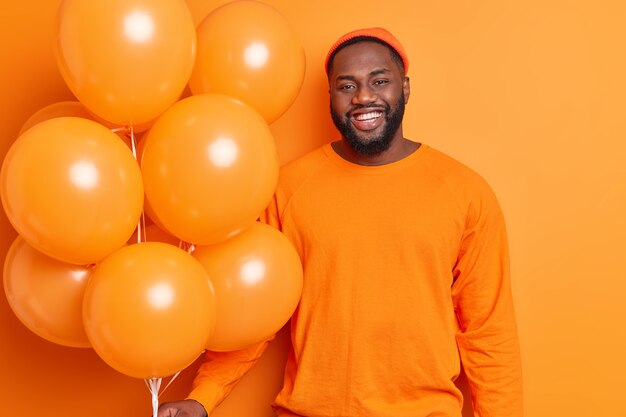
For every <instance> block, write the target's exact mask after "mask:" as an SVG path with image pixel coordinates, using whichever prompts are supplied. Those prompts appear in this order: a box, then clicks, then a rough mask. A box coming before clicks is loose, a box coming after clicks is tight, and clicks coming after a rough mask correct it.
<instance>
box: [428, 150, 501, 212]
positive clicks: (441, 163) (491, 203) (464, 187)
mask: <svg viewBox="0 0 626 417" xmlns="http://www.w3.org/2000/svg"><path fill="white" fill-rule="evenodd" d="M426 159H427V161H428V162H427V164H428V169H429V174H430V175H432V177H433V178H436V180H437V181H438V182H440V183H441V184H442V185H443V186H444V187H445V188H446V189H447V190H448V192H449V193H450V194H451V195H452V196H453V198H454V199H455V200H456V202H457V204H459V205H460V206H461V207H462V209H463V210H469V212H474V213H475V212H476V211H485V210H486V211H488V212H490V211H494V212H499V211H500V205H499V202H498V200H497V197H496V195H495V193H494V191H493V189H492V188H491V186H490V185H489V183H488V182H487V181H486V180H485V178H483V176H482V175H480V174H479V173H478V172H477V171H475V170H474V169H473V168H470V167H468V166H467V165H465V164H464V163H462V162H460V161H459V160H457V159H455V158H453V157H452V156H449V155H447V154H445V153H443V152H441V151H438V150H436V149H434V148H429V149H428V158H426Z"/></svg>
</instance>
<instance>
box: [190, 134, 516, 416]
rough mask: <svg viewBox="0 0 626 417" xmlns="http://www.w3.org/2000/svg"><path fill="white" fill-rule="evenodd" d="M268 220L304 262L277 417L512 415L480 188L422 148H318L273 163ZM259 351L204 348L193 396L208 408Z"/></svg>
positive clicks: (510, 357)
mask: <svg viewBox="0 0 626 417" xmlns="http://www.w3.org/2000/svg"><path fill="white" fill-rule="evenodd" d="M265 220H266V221H267V222H268V223H270V224H273V225H275V226H276V227H278V228H280V229H281V230H282V231H283V233H284V234H285V235H286V236H287V237H288V238H289V239H290V240H291V242H292V243H293V244H294V246H295V247H296V249H297V251H298V252H299V254H300V257H301V258H302V262H303V266H304V271H305V275H304V288H303V292H302V298H301V301H300V305H299V306H298V309H297V310H296V312H295V314H294V316H293V317H292V321H291V331H292V344H293V348H292V350H291V352H290V355H289V358H288V361H287V367H286V370H285V382H284V387H283V389H282V391H281V392H280V393H279V395H278V397H277V398H276V405H275V406H276V409H277V411H278V414H279V415H280V416H283V415H284V416H307V417H318V416H319V417H321V416H333V417H374V416H375V417H405V416H406V417H420V416H423V417H426V416H432V417H434V416H442V417H443V416H446V417H460V416H461V408H462V395H461V393H460V392H459V390H458V389H457V387H456V386H455V384H454V381H455V379H456V378H457V376H458V375H459V372H460V365H461V361H462V363H463V366H464V369H465V372H466V374H467V377H468V381H469V384H470V388H471V391H472V398H473V404H474V411H475V415H476V417H496V416H497V417H520V416H521V415H522V411H521V409H522V405H521V367H520V358H519V348H518V341H517V332H516V326H515V317H514V311H513V305H512V297H511V291H510V282H509V266H508V253H507V241H506V232H505V226H504V220H503V217H502V214H501V211H500V208H499V206H498V203H497V201H496V199H495V197H494V195H493V193H492V192H491V190H490V188H489V187H488V185H487V184H486V183H485V182H484V181H483V180H482V179H481V178H480V177H479V176H478V175H477V174H475V173H474V172H473V171H471V170H469V169H468V168H466V167H465V166H463V165H462V164H460V163H458V162H456V161H455V160H453V159H452V158H450V157H447V156H445V155H444V154H442V153H440V152H438V151H436V150H434V149H432V148H430V147H428V146H426V145H422V146H421V147H420V148H419V149H418V150H417V151H416V152H415V153H413V154H412V155H410V156H409V157H407V158H405V159H403V160H401V161H398V162H396V163H393V164H389V165H384V166H375V167H366V166H359V165H355V164H351V163H349V162H347V161H345V160H343V159H342V158H340V157H339V156H338V155H336V154H335V152H334V151H333V150H332V148H331V147H330V145H329V144H327V145H325V146H323V147H322V148H320V149H318V150H317V151H314V152H312V153H311V154H309V155H307V156H305V157H304V158H301V159H299V160H297V161H295V162H293V163H291V164H289V165H287V166H286V167H285V168H283V170H282V172H281V179H280V182H279V186H278V189H277V192H276V194H275V197H274V199H273V201H272V203H271V205H270V207H269V208H268V210H267V213H266V219H265ZM264 346H265V343H262V344H259V345H256V346H253V347H251V348H249V349H247V350H244V351H239V352H232V353H227V354H213V353H208V359H209V360H207V361H206V362H205V363H204V364H203V365H202V366H201V368H200V371H199V373H198V377H197V378H196V381H195V389H194V391H193V392H192V394H191V395H190V398H194V399H197V400H198V401H200V402H201V403H202V404H203V405H204V406H205V408H207V410H208V411H210V410H211V409H212V408H213V407H214V406H215V404H217V403H218V402H219V401H221V399H222V398H223V396H224V395H226V394H227V393H228V392H229V391H230V389H231V387H232V383H233V381H235V380H236V379H237V378H239V377H241V376H242V375H243V373H245V371H247V370H248V369H249V367H250V366H251V364H252V363H253V362H254V360H255V359H256V358H257V357H258V356H259V355H260V353H261V352H262V351H263V348H264Z"/></svg>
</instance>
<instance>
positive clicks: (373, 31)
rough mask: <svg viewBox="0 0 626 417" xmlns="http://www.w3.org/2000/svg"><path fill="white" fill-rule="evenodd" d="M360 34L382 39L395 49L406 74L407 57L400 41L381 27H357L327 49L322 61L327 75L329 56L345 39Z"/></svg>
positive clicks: (356, 36) (347, 39) (407, 66)
mask: <svg viewBox="0 0 626 417" xmlns="http://www.w3.org/2000/svg"><path fill="white" fill-rule="evenodd" d="M361 36H365V37H368V38H375V39H378V40H381V41H383V42H384V43H386V44H387V45H389V47H390V48H391V49H393V50H395V51H396V52H397V53H398V55H400V58H402V63H403V64H404V73H405V74H406V73H407V71H408V70H409V58H408V57H407V55H406V52H405V51H404V48H403V47H402V45H401V44H400V41H399V40H398V39H396V37H395V36H393V35H392V34H391V33H390V32H389V31H388V30H386V29H383V28H366V29H357V30H354V31H352V32H348V33H346V34H345V35H343V36H342V37H340V38H339V39H337V42H335V43H334V44H333V46H331V47H330V49H329V50H328V54H327V55H326V61H325V62H324V70H325V71H326V75H328V63H329V62H330V58H331V57H332V56H333V53H334V52H335V51H336V50H337V49H338V48H339V47H341V45H343V44H344V43H346V42H347V41H349V40H351V39H354V38H358V37H361Z"/></svg>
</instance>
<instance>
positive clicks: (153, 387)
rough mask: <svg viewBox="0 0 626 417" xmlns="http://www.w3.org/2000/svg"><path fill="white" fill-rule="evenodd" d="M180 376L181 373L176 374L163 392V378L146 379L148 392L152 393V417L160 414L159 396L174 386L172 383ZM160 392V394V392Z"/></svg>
mask: <svg viewBox="0 0 626 417" xmlns="http://www.w3.org/2000/svg"><path fill="white" fill-rule="evenodd" d="M179 374H180V371H178V372H176V373H175V374H174V375H173V376H172V378H171V379H170V381H169V382H168V383H167V385H166V386H165V388H163V390H162V391H161V382H162V381H163V379H162V378H149V379H144V382H145V383H146V386H147V387H148V391H150V395H151V396H152V417H157V414H158V412H159V395H161V394H163V393H164V392H165V390H166V389H167V388H168V387H169V386H170V385H172V382H174V380H175V379H176V377H177V376H178V375H179ZM159 391H160V392H159Z"/></svg>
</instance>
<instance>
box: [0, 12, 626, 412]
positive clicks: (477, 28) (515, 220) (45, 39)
mask: <svg viewBox="0 0 626 417" xmlns="http://www.w3.org/2000/svg"><path fill="white" fill-rule="evenodd" d="M59 2H60V1H59V0H20V1H11V0H8V1H3V2H2V3H1V5H0V31H1V36H0V53H1V55H2V65H1V66H0V100H1V101H2V102H1V106H0V109H1V110H0V157H2V158H3V157H4V155H5V153H6V151H7V149H8V147H9V146H10V144H11V143H12V141H13V140H15V138H16V135H17V132H18V131H19V129H20V127H21V125H22V123H23V122H24V121H25V120H26V119H27V118H28V116H30V115H31V114H32V113H34V112H35V111H37V110H38V109H40V108H41V107H43V106H45V105H47V104H50V103H53V102H57V101H62V100H69V99H72V96H71V94H70V92H69V90H68V88H67V87H66V86H65V84H64V82H63V80H62V79H61V77H60V75H59V72H58V70H57V68H56V64H55V62H54V57H53V52H52V41H53V22H54V15H55V12H56V8H57V6H58V4H59ZM222 3H224V2H223V1H211V0H204V1H202V0H188V4H189V7H190V9H191V11H192V13H193V15H194V18H195V21H196V22H199V21H200V20H201V19H202V17H204V16H205V15H206V13H208V12H209V11H210V10H211V9H213V8H214V7H216V6H217V5H219V4H222ZM267 3H269V4H271V5H274V6H275V7H276V8H278V9H279V10H280V11H281V12H283V14H284V15H285V16H286V17H287V19H288V20H289V21H290V22H291V23H292V24H293V25H294V26H295V27H296V29H297V31H298V33H299V35H300V36H301V40H302V43H303V45H304V47H305V49H306V54H307V62H308V64H307V74H306V79H305V83H304V86H303V89H302V92H301V94H300V96H299V97H298V99H297V101H296V102H295V103H294V105H293V106H292V107H291V109H290V110H289V111H288V112H287V113H286V114H285V115H284V116H283V117H282V118H281V119H280V120H278V121H277V122H275V123H274V124H273V126H272V129H273V132H274V134H275V137H276V141H277V143H278V146H279V153H280V157H281V160H282V161H283V162H285V161H287V160H290V159H293V158H294V157H296V156H298V155H300V154H302V153H303V152H305V151H307V150H309V149H312V148H314V147H316V146H317V145H318V144H321V143H323V142H326V141H329V140H331V139H332V138H335V137H336V134H335V133H334V131H333V130H332V127H331V126H332V125H331V122H330V118H329V117H328V115H327V114H328V110H327V109H328V105H327V93H326V91H327V88H326V85H325V79H324V76H323V72H322V60H323V57H324V54H325V51H326V48H327V47H328V46H329V45H330V43H332V41H334V39H335V38H336V37H337V36H338V35H339V34H341V33H344V32H346V31H347V30H350V29H353V28H355V27H360V26H371V25H381V26H386V27H388V28H390V29H391V30H392V31H393V32H394V33H395V34H396V35H397V36H398V37H399V38H400V39H401V40H402V41H403V43H404V45H405V48H406V49H407V51H408V54H409V56H410V58H411V60H412V64H411V70H410V73H409V75H410V76H411V84H412V95H411V100H410V102H409V105H408V107H407V117H406V121H405V133H406V135H407V137H409V138H411V139H415V140H419V141H423V142H426V143H428V144H430V145H431V146H433V147H436V148H438V149H440V150H442V151H444V152H447V153H449V154H451V155H452V156H454V157H457V158H458V159H460V160H461V161H463V162H465V163H466V164H468V165H470V166H471V167H473V168H474V169H476V170H477V171H478V172H480V173H481V174H482V175H483V176H484V177H485V178H486V179H487V180H488V181H489V182H490V183H491V185H492V186H493V188H494V189H495V191H496V193H497V195H498V196H499V199H500V202H501V204H502V206H503V209H504V211H505V215H506V217H507V222H508V228H509V236H510V242H511V255H512V268H513V289H514V296H515V301H516V308H517V315H518V320H519V329H520V337H521V346H522V353H523V363H524V376H525V392H526V397H525V405H526V411H527V414H526V415H527V417H545V416H550V417H559V416H563V417H588V416H601V417H623V416H626V400H625V399H624V398H625V396H624V393H623V391H624V378H625V375H626V359H624V352H626V326H625V325H624V321H625V319H626V302H624V297H625V295H626V279H624V276H623V271H624V266H623V265H624V260H625V259H626V254H625V252H626V243H624V238H625V237H626V164H624V161H623V160H624V158H625V156H626V124H625V123H624V120H625V119H626V103H625V102H626V82H625V77H624V74H626V53H625V50H624V48H625V46H624V45H625V43H624V42H625V40H626V30H624V22H625V21H626V6H625V5H624V3H623V1H621V0H614V1H612V0H596V1H593V2H589V1H575V0H574V1H571V0H569V1H566V0H543V1H539V0H524V1H521V0H520V1H513V0H471V1H470V0H442V1H423V0H417V1H415V0H388V1H385V2H381V1H371V0H359V1H353V0H332V1H331V0H316V1H309V2H301V1H288V0H268V1H267ZM0 231H1V240H0V259H4V256H5V254H6V251H7V249H8V246H9V245H10V243H11V242H12V240H13V238H14V236H15V232H14V230H13V229H12V228H11V226H10V225H9V223H8V221H7V220H6V217H5V216H4V215H3V214H2V215H0ZM285 337H286V335H285V334H284V333H283V334H281V335H280V337H279V338H278V340H277V341H276V342H275V343H274V344H273V345H272V346H271V348H270V350H269V351H268V353H267V354H266V355H265V357H264V358H263V359H262V361H261V362H260V363H259V365H258V366H257V367H256V368H255V369H253V371H252V372H251V374H249V376H247V377H246V378H245V379H244V380H243V381H242V383H241V384H240V386H238V388H237V389H236V392H235V393H234V394H233V395H232V396H231V398H229V399H228V400H227V401H226V402H225V403H223V405H222V406H221V407H220V408H219V409H218V410H217V411H216V412H215V413H214V414H213V415H214V416H217V417H220V416H221V417H226V416H232V417H240V416H269V415H271V413H270V411H269V407H268V406H267V403H268V402H269V401H270V399H271V398H272V397H273V395H274V393H275V392H276V390H277V389H278V386H279V384H280V378H281V375H280V373H281V370H280V366H281V363H282V361H283V360H284V354H285V345H286V338H285ZM194 367H195V365H192V366H191V367H190V368H189V369H188V370H186V371H185V372H184V373H183V375H182V377H181V379H180V380H177V381H175V382H174V384H173V385H172V386H171V387H170V388H169V389H168V391H167V392H166V394H165V395H164V397H163V399H164V400H167V399H173V398H179V397H180V396H182V395H184V393H185V392H186V391H187V389H188V386H189V383H190V380H191V378H192V376H193V370H194ZM0 407H1V408H0V414H2V415H21V416H40V415H45V416H48V417H54V416H63V417H73V416H76V417H78V416H83V415H86V414H88V415H90V416H91V417H99V416H110V415H116V416H120V417H126V416H128V417H130V416H147V415H149V414H150V411H151V409H150V399H149V394H148V392H147V389H146V387H145V385H144V383H143V382H142V381H140V380H136V379H133V378H130V377H126V376H124V375H121V374H118V373H117V372H115V371H113V370H112V369H110V368H109V367H108V366H107V365H105V364H104V362H102V361H101V360H100V359H99V358H98V357H97V356H96V355H95V353H93V351H91V350H90V349H75V348H67V347H62V346H58V345H54V344H52V343H50V342H47V341H45V340H43V339H41V338H39V337H38V336H35V335H34V334H33V333H31V332H30V331H29V330H27V329H26V328H25V327H24V326H23V325H22V324H21V323H20V322H19V321H18V320H17V318H16V317H15V316H14V314H13V313H12V311H11V310H10V309H9V307H8V304H7V302H6V299H5V297H4V296H2V297H0ZM470 415H471V414H470V413H467V412H466V413H465V416H466V417H467V416H470Z"/></svg>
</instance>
